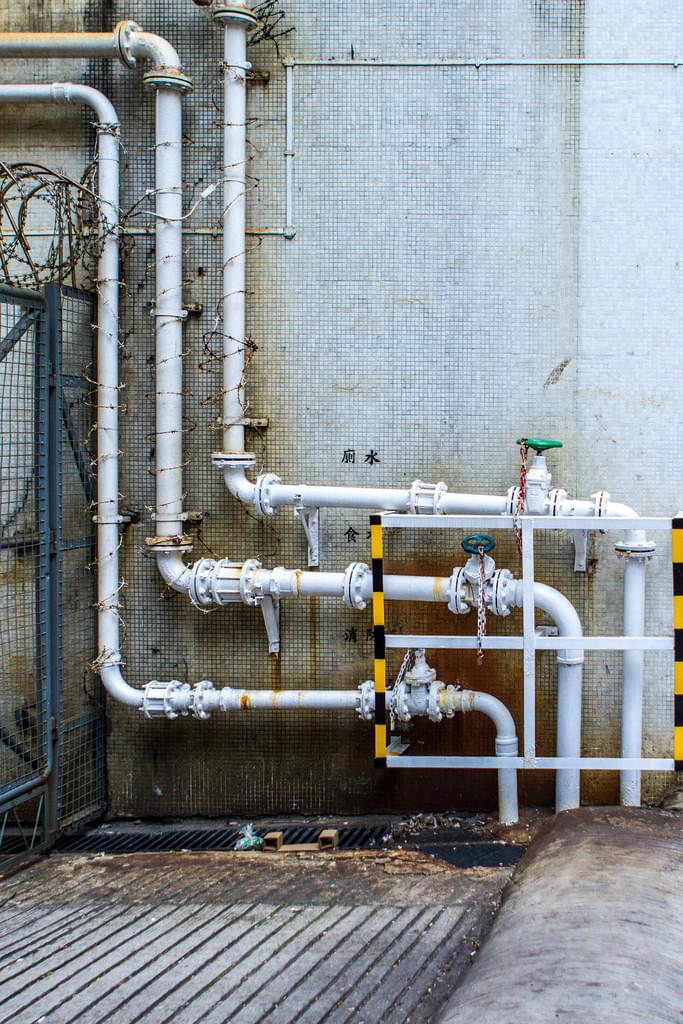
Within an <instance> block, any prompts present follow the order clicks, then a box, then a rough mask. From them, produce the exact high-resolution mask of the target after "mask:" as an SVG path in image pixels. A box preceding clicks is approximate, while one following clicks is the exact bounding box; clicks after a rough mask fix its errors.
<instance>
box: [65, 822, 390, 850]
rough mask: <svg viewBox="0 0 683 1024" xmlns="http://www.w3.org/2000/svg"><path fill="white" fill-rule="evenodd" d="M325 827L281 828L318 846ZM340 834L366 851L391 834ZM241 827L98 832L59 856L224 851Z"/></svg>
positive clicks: (366, 830)
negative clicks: (321, 832) (319, 836)
mask: <svg viewBox="0 0 683 1024" xmlns="http://www.w3.org/2000/svg"><path fill="white" fill-rule="evenodd" d="M323 827H324V826H322V825H292V826H290V827H286V826H285V827H284V828H282V827H281V826H278V830H279V831H281V832H282V833H283V836H284V842H285V843H315V842H316V841H317V838H318V835H319V834H320V831H321V828H323ZM271 829H272V826H259V827H258V828H255V829H254V831H255V832H256V834H257V835H259V836H265V834H266V832H270V831H271ZM338 831H339V846H338V849H339V850H365V849H368V848H372V847H375V846H381V845H382V844H383V841H384V837H385V836H387V835H390V831H389V829H388V827H387V826H386V825H372V826H353V827H352V826H349V827H345V826H342V827H341V828H339V829H338ZM239 834H240V830H239V828H195V829H187V828H164V829H160V828H144V829H119V830H116V829H112V830H111V831H109V830H108V831H101V830H94V831H92V832H88V833H86V835H81V836H69V837H66V838H65V839H62V840H61V841H60V842H59V843H58V845H57V848H56V852H57V853H179V852H180V851H183V850H187V851H190V852H192V853H196V852H199V851H221V850H232V849H234V846H235V843H236V841H237V839H238V838H239Z"/></svg>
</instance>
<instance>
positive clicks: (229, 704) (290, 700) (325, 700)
mask: <svg viewBox="0 0 683 1024" xmlns="http://www.w3.org/2000/svg"><path fill="white" fill-rule="evenodd" d="M209 698H210V699H209V701H208V703H207V710H209V709H210V708H211V705H212V704H213V705H214V708H213V709H212V710H218V709H219V708H220V710H221V711H258V710H268V711H301V710H303V709H309V710H311V709H317V710H322V711H331V710H336V711H347V710H348V711H355V710H357V708H358V706H359V704H360V694H359V692H358V690H238V689H234V688H233V687H230V686H226V687H224V688H223V689H222V690H217V691H216V693H215V698H214V695H213V694H210V695H209Z"/></svg>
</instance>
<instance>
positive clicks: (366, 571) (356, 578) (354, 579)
mask: <svg viewBox="0 0 683 1024" xmlns="http://www.w3.org/2000/svg"><path fill="white" fill-rule="evenodd" d="M371 578H372V572H371V571H370V568H369V566H367V565H366V564H365V562H352V563H351V565H349V566H348V567H347V569H346V570H345V572H344V604H345V605H346V607H347V608H357V609H358V610H359V611H362V610H363V608H365V607H366V604H367V602H366V600H365V598H364V597H363V589H364V585H365V582H366V580H368V579H371Z"/></svg>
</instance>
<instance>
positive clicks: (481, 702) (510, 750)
mask: <svg viewBox="0 0 683 1024" xmlns="http://www.w3.org/2000/svg"><path fill="white" fill-rule="evenodd" d="M468 699H469V701H470V702H471V707H472V710H473V711H480V712H482V713H483V714H485V715H488V717H489V718H490V719H491V720H492V722H493V723H494V725H495V727H496V754H497V756H498V757H500V758H501V759H504V758H506V757H516V756H517V747H518V743H517V731H516V729H515V720H514V718H513V717H512V715H511V714H510V711H509V709H508V708H507V707H506V706H505V704H503V702H502V701H501V700H498V698H497V697H494V696H493V695H492V694H490V693H481V692H478V691H476V690H464V691H463V692H462V703H463V705H464V704H466V702H467V701H468ZM498 817H499V818H500V822H501V824H502V825H514V823H515V822H516V821H518V820H519V805H518V799H517V769H516V768H512V767H506V766H505V762H504V760H501V767H500V768H499V769H498Z"/></svg>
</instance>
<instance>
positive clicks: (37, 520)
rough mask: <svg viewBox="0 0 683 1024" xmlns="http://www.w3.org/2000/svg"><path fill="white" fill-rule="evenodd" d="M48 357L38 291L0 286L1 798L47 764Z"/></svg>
mask: <svg viewBox="0 0 683 1024" xmlns="http://www.w3.org/2000/svg"><path fill="white" fill-rule="evenodd" d="M46 360H47V348H46V336H45V322H44V314H43V307H42V304H41V302H40V300H38V301H37V302H33V301H31V300H30V299H29V298H17V297H15V296H12V295H11V294H10V293H8V292H5V291H0V404H1V405H2V410H3V424H2V445H0V799H1V798H2V794H3V793H5V794H13V793H14V792H15V791H16V790H17V789H18V788H19V787H20V786H25V785H27V784H29V783H30V781H31V780H32V779H33V780H35V781H36V782H37V781H38V777H39V775H40V773H41V772H44V771H45V769H46V767H47V757H48V751H47V742H48V739H47V729H48V722H47V719H48V714H49V699H48V693H47V576H48V571H49V567H48V534H47V481H46V443H47V439H46V424H47V391H46V387H45V382H46V380H47V372H46V367H47V361H46Z"/></svg>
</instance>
